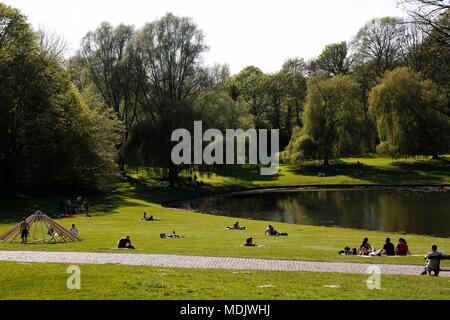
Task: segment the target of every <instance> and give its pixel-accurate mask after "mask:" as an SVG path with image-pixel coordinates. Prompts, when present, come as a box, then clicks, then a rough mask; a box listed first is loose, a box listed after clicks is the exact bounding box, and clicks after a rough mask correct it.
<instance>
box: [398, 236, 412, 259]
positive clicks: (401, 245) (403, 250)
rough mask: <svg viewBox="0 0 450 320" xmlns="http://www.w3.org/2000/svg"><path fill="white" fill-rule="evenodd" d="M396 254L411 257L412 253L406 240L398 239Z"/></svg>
mask: <svg viewBox="0 0 450 320" xmlns="http://www.w3.org/2000/svg"><path fill="white" fill-rule="evenodd" d="M395 254H396V255H397V256H407V255H408V254H409V255H411V252H409V247H408V243H407V242H406V240H405V239H403V238H400V239H398V244H397V247H396V248H395Z"/></svg>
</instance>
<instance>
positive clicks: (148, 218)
mask: <svg viewBox="0 0 450 320" xmlns="http://www.w3.org/2000/svg"><path fill="white" fill-rule="evenodd" d="M141 220H142V221H158V219H157V218H155V217H154V216H150V217H147V212H144V217H143V218H141Z"/></svg>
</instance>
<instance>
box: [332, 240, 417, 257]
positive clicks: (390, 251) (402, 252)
mask: <svg viewBox="0 0 450 320" xmlns="http://www.w3.org/2000/svg"><path fill="white" fill-rule="evenodd" d="M339 254H341V255H360V256H407V255H411V252H410V251H409V247H408V243H407V242H406V240H405V239H403V238H400V239H398V243H397V245H396V246H394V244H393V243H392V242H391V239H390V238H386V240H385V242H384V244H383V248H382V249H380V250H376V249H375V247H373V246H372V245H371V244H370V243H369V238H367V237H366V238H364V239H363V241H362V243H361V245H360V246H359V249H356V248H353V249H350V248H349V247H345V248H344V250H342V251H339Z"/></svg>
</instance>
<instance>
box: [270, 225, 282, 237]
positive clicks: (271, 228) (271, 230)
mask: <svg viewBox="0 0 450 320" xmlns="http://www.w3.org/2000/svg"><path fill="white" fill-rule="evenodd" d="M265 234H266V235H268V236H274V237H277V236H287V235H288V234H287V233H280V232H278V231H277V230H275V229H274V227H273V226H272V225H269V226H268V227H267V229H266V232H265Z"/></svg>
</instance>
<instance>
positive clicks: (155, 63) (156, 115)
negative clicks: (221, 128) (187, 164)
mask: <svg viewBox="0 0 450 320" xmlns="http://www.w3.org/2000/svg"><path fill="white" fill-rule="evenodd" d="M133 45H134V48H135V52H136V56H137V61H139V65H138V68H139V70H140V72H142V75H143V77H144V81H140V84H141V90H142V94H143V99H141V100H140V103H139V110H140V112H141V113H142V118H143V119H142V120H140V121H139V123H138V124H137V125H136V128H135V130H134V131H133V133H132V136H131V140H130V142H129V146H128V147H127V150H128V152H127V153H128V156H129V157H131V158H134V160H138V161H134V163H135V164H136V163H141V164H145V165H147V166H155V167H159V168H161V169H162V170H163V171H164V174H165V175H166V176H168V178H169V180H170V184H171V186H173V185H174V183H175V181H176V180H177V178H178V175H179V173H180V172H181V171H182V170H183V169H184V168H183V167H182V166H176V165H174V164H173V163H172V161H171V159H170V154H171V150H172V147H173V146H174V143H173V142H172V141H170V140H171V135H172V132H173V131H174V130H176V129H178V128H186V129H191V130H192V127H193V122H194V120H195V119H201V114H197V113H196V111H195V110H196V109H195V105H196V104H197V103H198V102H199V100H201V99H202V98H203V97H204V93H205V91H206V90H207V89H208V85H209V84H211V83H213V82H214V80H212V79H211V78H210V75H211V74H210V73H209V72H208V70H207V69H206V68H204V67H203V65H202V60H201V57H202V54H203V53H204V52H205V51H206V50H207V46H206V45H205V43H204V35H203V32H202V31H201V30H199V29H198V28H197V25H196V24H195V23H194V22H193V21H192V20H191V19H190V18H186V17H177V16H174V15H173V14H171V13H169V14H167V15H166V16H164V17H163V18H161V19H158V20H156V21H154V22H152V23H148V24H146V25H145V26H144V27H143V28H142V30H140V31H139V33H138V35H137V37H136V42H135V43H134V44H133Z"/></svg>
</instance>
